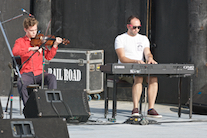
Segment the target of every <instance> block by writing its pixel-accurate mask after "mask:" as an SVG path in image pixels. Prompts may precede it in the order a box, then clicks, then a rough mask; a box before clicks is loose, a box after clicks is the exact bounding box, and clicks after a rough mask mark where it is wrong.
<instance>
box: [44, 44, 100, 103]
mask: <svg viewBox="0 0 207 138" xmlns="http://www.w3.org/2000/svg"><path fill="white" fill-rule="evenodd" d="M103 64H104V51H103V50H89V49H70V48H59V49H58V50H57V54H56V55H55V57H54V58H53V59H52V60H50V61H47V62H46V65H45V70H46V71H47V72H48V73H51V74H54V75H55V76H56V79H57V87H58V89H60V90H61V89H68V90H77V89H78V90H80V89H81V90H83V91H86V92H87V94H89V95H91V94H94V95H95V97H96V96H98V97H96V98H98V99H100V95H99V93H101V92H103V73H102V72H101V71H100V65H103ZM97 94H98V95H97Z"/></svg>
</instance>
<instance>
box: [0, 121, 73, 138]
mask: <svg viewBox="0 0 207 138" xmlns="http://www.w3.org/2000/svg"><path fill="white" fill-rule="evenodd" d="M0 132H1V133H0V138H17V137H18V138H69V132H68V129H67V124H66V121H65V120H63V119H60V118H44V119H43V118H33V119H2V120H1V121H0Z"/></svg>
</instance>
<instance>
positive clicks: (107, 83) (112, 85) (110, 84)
mask: <svg viewBox="0 0 207 138" xmlns="http://www.w3.org/2000/svg"><path fill="white" fill-rule="evenodd" d="M112 75H113V80H112V81H107V80H108V79H107V73H104V86H105V90H104V100H105V110H104V117H105V118H106V117H107V114H108V100H109V96H108V95H109V92H108V87H109V88H113V108H112V119H114V120H115V116H116V113H117V83H116V78H117V74H112ZM169 77H176V78H178V117H181V85H182V78H183V77H188V76H186V75H171V76H169ZM192 83H193V80H192V77H191V79H190V96H189V110H190V111H189V118H190V119H191V118H192Z"/></svg>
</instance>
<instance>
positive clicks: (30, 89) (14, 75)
mask: <svg viewBox="0 0 207 138" xmlns="http://www.w3.org/2000/svg"><path fill="white" fill-rule="evenodd" d="M14 58H15V60H16V63H17V65H18V67H19V66H20V65H21V58H20V57H19V56H15V57H14ZM10 68H11V69H12V73H11V93H13V88H17V80H18V73H17V71H16V68H15V64H14V61H13V65H12V66H11V67H10ZM19 70H20V69H19ZM39 88H40V86H39V85H38V84H32V85H29V86H27V90H28V94H29V95H30V93H31V92H33V91H34V90H37V89H39ZM21 99H22V97H21V95H20V94H19V106H20V114H21V115H22V104H21ZM7 103H8V101H7ZM7 105H8V104H7Z"/></svg>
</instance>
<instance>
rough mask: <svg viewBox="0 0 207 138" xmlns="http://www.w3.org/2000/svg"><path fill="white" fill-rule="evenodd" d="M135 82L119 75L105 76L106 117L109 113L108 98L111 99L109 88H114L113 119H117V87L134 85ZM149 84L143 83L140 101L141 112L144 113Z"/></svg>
mask: <svg viewBox="0 0 207 138" xmlns="http://www.w3.org/2000/svg"><path fill="white" fill-rule="evenodd" d="M132 85H133V84H130V83H128V82H127V81H124V80H120V79H119V78H118V75H113V77H108V76H107V75H106V76H105V91H104V101H105V112H104V117H105V118H106V116H107V114H108V100H109V88H112V89H113V96H112V97H113V99H112V100H113V106H112V107H113V109H112V119H115V116H116V113H117V87H122V88H124V87H125V88H126V87H132ZM146 93H147V86H146V85H143V90H142V95H141V98H140V101H139V109H140V110H139V113H140V114H142V103H143V102H146V101H147V100H146V99H147V94H146Z"/></svg>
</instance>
